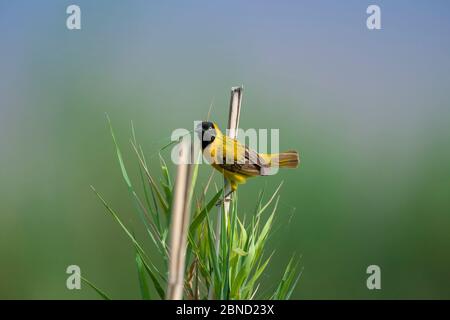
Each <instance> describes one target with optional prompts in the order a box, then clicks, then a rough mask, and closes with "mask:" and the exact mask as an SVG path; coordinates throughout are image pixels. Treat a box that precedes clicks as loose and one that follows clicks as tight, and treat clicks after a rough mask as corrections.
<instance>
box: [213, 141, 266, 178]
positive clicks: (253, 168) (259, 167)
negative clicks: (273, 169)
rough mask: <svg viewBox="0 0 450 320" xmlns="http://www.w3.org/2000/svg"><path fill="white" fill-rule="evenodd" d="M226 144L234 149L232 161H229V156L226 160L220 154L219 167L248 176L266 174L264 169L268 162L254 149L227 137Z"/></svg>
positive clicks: (228, 147)
mask: <svg viewBox="0 0 450 320" xmlns="http://www.w3.org/2000/svg"><path fill="white" fill-rule="evenodd" d="M226 145H227V149H228V150H230V149H231V150H235V153H234V157H233V160H232V162H233V163H229V162H230V159H229V158H228V162H227V158H226V157H225V156H222V161H221V162H222V163H221V164H218V166H219V167H221V168H223V169H225V170H227V171H230V172H233V173H237V174H241V175H244V176H249V177H252V176H259V175H265V174H266V173H265V172H266V170H265V169H267V168H268V164H267V163H266V161H265V159H264V158H263V157H261V156H260V155H259V154H258V153H257V152H256V151H254V150H252V149H250V148H248V147H247V146H245V145H243V144H241V143H239V142H238V141H236V140H234V139H230V138H228V137H227V138H226ZM232 148H234V149H232Z"/></svg>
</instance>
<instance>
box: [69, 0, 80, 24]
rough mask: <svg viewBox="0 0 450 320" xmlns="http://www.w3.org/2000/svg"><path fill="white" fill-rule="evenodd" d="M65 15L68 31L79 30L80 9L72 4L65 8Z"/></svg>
mask: <svg viewBox="0 0 450 320" xmlns="http://www.w3.org/2000/svg"><path fill="white" fill-rule="evenodd" d="M66 13H67V14H69V16H68V17H67V20H66V26H67V29H69V30H80V29H81V9H80V7H79V6H77V5H75V4H72V5H70V6H68V7H67V9H66Z"/></svg>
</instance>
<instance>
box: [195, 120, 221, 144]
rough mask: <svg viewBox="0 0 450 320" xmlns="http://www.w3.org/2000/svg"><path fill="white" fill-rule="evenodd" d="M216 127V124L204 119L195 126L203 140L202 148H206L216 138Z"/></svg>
mask: <svg viewBox="0 0 450 320" xmlns="http://www.w3.org/2000/svg"><path fill="white" fill-rule="evenodd" d="M216 128H217V127H216V125H215V124H214V123H212V122H209V121H203V122H201V123H199V124H198V126H197V127H196V128H195V131H196V132H197V134H198V137H199V138H200V140H201V141H202V149H205V148H206V147H207V146H209V145H210V144H211V143H212V142H213V141H214V140H215V139H216V136H217V131H216Z"/></svg>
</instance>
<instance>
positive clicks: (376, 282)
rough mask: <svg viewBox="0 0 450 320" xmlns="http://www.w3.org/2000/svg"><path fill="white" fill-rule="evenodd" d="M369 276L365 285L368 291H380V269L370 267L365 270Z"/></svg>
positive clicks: (374, 266) (375, 266)
mask: <svg viewBox="0 0 450 320" xmlns="http://www.w3.org/2000/svg"><path fill="white" fill-rule="evenodd" d="M366 272H367V274H370V276H369V277H368V278H367V281H366V285H367V289H369V290H374V289H377V290H380V289H381V269H380V267H379V266H377V265H370V266H368V267H367V270H366Z"/></svg>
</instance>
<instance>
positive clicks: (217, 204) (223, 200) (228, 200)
mask: <svg viewBox="0 0 450 320" xmlns="http://www.w3.org/2000/svg"><path fill="white" fill-rule="evenodd" d="M233 192H234V190H233V189H231V191H230V192H228V193H227V194H226V195H225V196H224V197H223V199H219V201H217V202H216V207H220V206H221V205H222V204H223V203H224V202H230V201H231V198H228V197H229V196H230V195H231V194H232V193H233Z"/></svg>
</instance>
